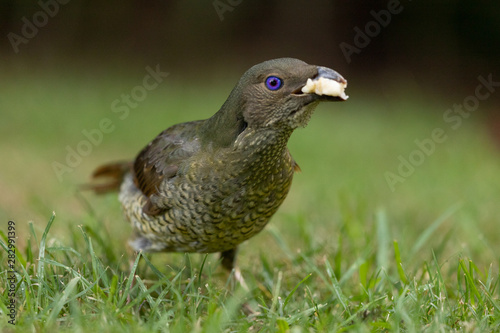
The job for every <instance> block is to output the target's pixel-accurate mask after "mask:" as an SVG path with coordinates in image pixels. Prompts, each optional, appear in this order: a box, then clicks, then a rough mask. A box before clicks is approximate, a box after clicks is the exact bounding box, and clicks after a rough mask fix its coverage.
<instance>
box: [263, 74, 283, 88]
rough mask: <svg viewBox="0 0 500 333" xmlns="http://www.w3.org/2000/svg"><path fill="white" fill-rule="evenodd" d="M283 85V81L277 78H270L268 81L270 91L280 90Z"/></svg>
mask: <svg viewBox="0 0 500 333" xmlns="http://www.w3.org/2000/svg"><path fill="white" fill-rule="evenodd" d="M282 85H283V81H282V80H281V79H280V78H279V77H276V76H270V77H268V78H267V79H266V87H267V89H269V90H278V89H279V88H281V86H282Z"/></svg>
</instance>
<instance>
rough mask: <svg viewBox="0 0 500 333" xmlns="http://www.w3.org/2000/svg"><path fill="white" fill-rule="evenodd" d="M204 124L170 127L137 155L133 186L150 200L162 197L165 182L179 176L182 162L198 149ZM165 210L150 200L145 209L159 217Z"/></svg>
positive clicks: (196, 122) (190, 123)
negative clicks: (160, 190)
mask: <svg viewBox="0 0 500 333" xmlns="http://www.w3.org/2000/svg"><path fill="white" fill-rule="evenodd" d="M202 122H203V121H193V122H188V123H183V124H178V125H174V126H172V127H169V128H168V129H166V130H165V131H163V132H161V133H160V134H159V135H158V136H157V137H156V138H155V139H154V140H153V141H151V142H150V143H149V144H148V145H147V146H146V147H145V148H144V149H143V150H142V151H141V152H140V153H139V155H137V157H136V159H135V161H134V166H133V174H134V183H135V185H136V186H137V188H139V189H140V190H141V191H142V193H144V195H145V196H147V197H148V198H149V199H151V197H152V196H154V195H157V194H159V189H160V185H161V184H162V182H163V181H165V180H168V179H170V178H173V177H174V176H176V175H177V172H178V170H179V167H180V165H181V164H182V162H183V161H184V160H186V159H187V158H189V157H191V156H192V155H193V154H194V153H196V152H197V151H198V150H199V148H200V145H199V142H198V140H197V132H198V131H197V129H198V128H199V126H200V125H201V123H202ZM166 208H168V207H157V206H156V205H155V204H154V203H152V202H151V200H148V202H147V203H146V205H145V206H144V208H143V210H144V211H145V212H146V213H147V214H150V215H158V214H160V213H161V212H162V211H164V210H165V209H166Z"/></svg>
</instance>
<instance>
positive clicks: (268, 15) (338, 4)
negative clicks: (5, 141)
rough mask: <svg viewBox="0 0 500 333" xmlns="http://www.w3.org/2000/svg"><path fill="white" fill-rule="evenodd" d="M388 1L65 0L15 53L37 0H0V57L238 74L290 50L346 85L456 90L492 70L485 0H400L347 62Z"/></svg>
mask: <svg viewBox="0 0 500 333" xmlns="http://www.w3.org/2000/svg"><path fill="white" fill-rule="evenodd" d="M54 2H55V0H53V1H50V2H49V1H45V2H43V3H54ZM390 3H395V2H394V1H370V2H363V3H362V2H356V1H312V2H307V3H306V2H304V1H273V2H269V1H260V0H258V1H248V0H244V1H243V0H229V1H228V0H220V1H194V0H189V1H137V0H136V1H105V2H102V1H95V0H87V1H85V0H69V1H68V2H67V3H66V4H59V8H58V10H57V14H55V15H54V17H49V19H48V22H47V23H46V24H45V25H43V26H41V27H40V28H39V29H38V30H39V31H38V33H37V34H36V36H35V37H33V38H29V39H28V40H29V41H28V43H26V44H20V45H19V46H18V48H19V52H18V53H15V52H14V50H13V47H12V45H11V43H10V42H9V39H8V37H7V36H8V34H9V33H15V34H17V35H18V36H22V28H23V25H24V22H23V20H22V18H23V17H26V18H27V19H28V20H29V21H30V22H33V16H34V15H36V13H37V12H39V11H40V10H42V7H41V5H40V3H38V2H36V1H12V0H10V1H5V0H4V1H2V2H1V3H0V33H1V35H2V36H3V38H2V43H1V46H2V47H1V54H0V55H1V57H2V59H3V60H2V62H3V64H4V65H6V68H11V67H16V66H24V67H31V68H32V69H33V70H37V69H40V68H47V67H49V68H50V67H58V68H61V66H62V67H65V66H81V67H89V68H94V69H96V68H102V67H104V68H106V67H109V66H113V67H116V68H121V69H123V70H126V69H131V70H134V68H137V69H138V70H140V71H142V70H143V68H144V66H145V65H147V64H152V63H154V64H156V63H160V64H162V65H163V67H164V68H169V69H173V68H175V69H176V71H181V70H182V72H183V73H184V74H185V75H187V76H188V77H196V76H197V75H200V73H207V72H218V71H224V70H228V71H229V70H233V69H234V70H235V71H237V72H238V73H241V72H243V71H244V70H246V69H247V68H248V67H249V66H251V65H253V64H255V63H258V62H261V61H263V60H267V59H270V58H275V57H282V56H292V57H296V58H300V59H302V60H304V61H306V62H309V63H313V64H321V65H325V66H330V67H332V68H335V69H337V70H338V71H339V72H341V73H342V74H343V75H344V76H346V77H349V78H350V80H349V82H350V84H351V85H354V84H356V86H368V87H370V86H374V83H377V85H379V84H382V85H383V84H390V82H396V81H398V83H396V86H398V85H399V84H400V83H399V81H401V82H403V84H404V82H405V81H412V84H415V83H416V84H417V85H419V86H420V89H423V90H424V92H426V93H429V94H443V93H445V94H456V95H457V96H463V95H464V94H470V91H471V89H473V88H474V87H475V85H476V78H477V76H479V75H483V76H485V75H487V74H489V73H492V74H493V78H499V77H500V76H499V75H498V74H499V72H498V69H499V67H500V66H499V59H498V55H499V54H500V52H499V51H500V19H499V18H500V5H499V4H498V2H495V1H465V0H454V1H438V2H436V1H409V0H403V1H400V2H399V3H400V4H399V6H398V7H397V8H398V10H399V11H400V12H399V13H398V14H394V15H391V19H390V23H389V24H388V25H387V26H386V27H381V29H380V32H379V33H378V34H376V35H375V36H374V37H372V38H370V39H371V40H370V42H369V43H368V44H367V45H366V46H365V47H364V48H361V49H360V53H359V54H352V56H351V61H350V63H348V61H347V60H346V58H345V57H344V54H343V53H342V50H341V48H340V44H341V43H343V42H344V43H348V44H350V45H353V46H354V45H355V44H354V38H355V35H356V32H355V30H354V28H355V27H358V28H360V29H361V30H363V31H364V30H365V27H366V25H367V23H369V22H370V21H374V18H373V16H372V14H371V11H375V12H377V13H378V12H380V11H381V10H387V8H388V6H389V5H390ZM226 6H227V7H226ZM216 7H218V8H219V10H218V11H219V12H218V11H217V9H216ZM499 80H500V79H499ZM496 98H497V100H498V97H496Z"/></svg>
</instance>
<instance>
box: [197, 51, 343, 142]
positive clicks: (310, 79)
mask: <svg viewBox="0 0 500 333" xmlns="http://www.w3.org/2000/svg"><path fill="white" fill-rule="evenodd" d="M346 86H347V81H346V80H345V79H344V78H343V77H342V76H341V75H340V74H339V73H337V72H336V71H334V70H332V69H329V68H326V67H321V66H315V65H309V64H307V63H305V62H303V61H301V60H298V59H293V58H280V59H274V60H269V61H265V62H263V63H260V64H258V65H255V66H253V67H252V68H250V69H249V70H248V71H247V72H246V73H245V74H243V76H242V77H241V79H240V80H239V82H238V83H237V85H236V86H235V87H234V89H233V91H232V92H231V94H230V95H229V97H228V99H227V100H226V102H225V103H224V105H223V106H222V108H221V109H220V110H219V112H217V113H216V114H215V115H214V116H213V117H212V118H210V119H209V121H208V122H207V123H206V128H207V132H206V133H207V138H208V139H209V141H211V142H217V143H218V144H219V145H221V146H227V145H229V144H231V142H234V140H235V139H236V137H237V136H238V135H239V134H240V133H242V132H243V131H244V130H245V129H247V128H248V130H250V131H256V132H258V131H260V130H262V129H264V130H265V129H270V130H273V131H276V130H279V131H285V132H291V131H293V130H294V129H295V128H297V127H301V126H302V127H303V126H306V125H307V123H308V121H309V119H310V117H311V115H312V113H313V111H314V109H315V107H316V106H317V105H318V103H319V102H321V101H344V100H346V99H347V98H348V96H347V95H346V94H345V93H344V89H345V87H346Z"/></svg>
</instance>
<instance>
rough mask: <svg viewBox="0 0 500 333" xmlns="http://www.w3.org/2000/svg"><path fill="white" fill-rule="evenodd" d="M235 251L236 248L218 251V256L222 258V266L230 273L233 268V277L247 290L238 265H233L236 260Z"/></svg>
mask: <svg viewBox="0 0 500 333" xmlns="http://www.w3.org/2000/svg"><path fill="white" fill-rule="evenodd" d="M236 252H237V248H234V249H231V250H227V251H224V252H221V253H220V258H221V259H222V267H224V268H225V269H227V270H228V271H229V272H230V273H231V272H232V271H233V270H234V278H235V280H236V281H237V282H239V284H240V285H241V286H242V287H243V288H244V289H245V290H249V289H248V287H247V284H246V283H245V280H244V279H243V276H242V275H241V271H240V269H239V268H238V267H234V263H235V261H236Z"/></svg>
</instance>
